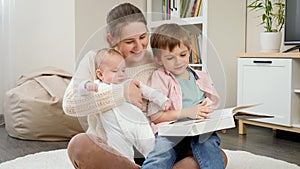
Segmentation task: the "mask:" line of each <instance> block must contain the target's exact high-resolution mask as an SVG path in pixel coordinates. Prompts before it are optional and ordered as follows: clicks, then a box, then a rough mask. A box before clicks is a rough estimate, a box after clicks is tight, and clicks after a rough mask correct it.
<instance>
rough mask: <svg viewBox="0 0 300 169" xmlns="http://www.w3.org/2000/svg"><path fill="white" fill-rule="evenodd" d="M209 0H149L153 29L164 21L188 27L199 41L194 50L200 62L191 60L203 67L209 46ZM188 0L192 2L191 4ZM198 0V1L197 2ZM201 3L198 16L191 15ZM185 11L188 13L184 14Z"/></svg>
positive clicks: (149, 15) (148, 10) (148, 19)
mask: <svg viewBox="0 0 300 169" xmlns="http://www.w3.org/2000/svg"><path fill="white" fill-rule="evenodd" d="M207 1H208V0H196V1H194V0H186V1H185V0H147V21H148V26H149V28H150V29H151V30H150V32H151V31H152V30H153V29H154V28H155V27H157V26H159V25H161V24H164V23H177V24H179V25H182V26H183V27H184V28H186V29H187V30H188V31H189V32H191V34H193V35H195V36H194V38H195V39H194V41H197V42H196V43H197V47H195V48H193V47H192V50H193V51H194V52H196V53H197V54H198V55H199V57H198V58H199V62H198V61H196V62H194V61H191V62H190V63H191V64H190V65H191V66H193V67H202V65H205V63H206V58H205V56H206V52H207V50H205V49H206V48H207V3H208V2H207ZM187 2H190V4H189V6H187V7H184V6H185V5H188V3H187ZM195 2H196V3H195ZM197 3H200V5H199V8H198V10H199V12H198V15H197V16H191V14H190V13H191V9H192V8H191V7H192V6H193V5H195V7H196V6H198V5H197ZM183 13H188V14H186V15H184V14H183Z"/></svg>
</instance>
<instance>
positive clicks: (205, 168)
mask: <svg viewBox="0 0 300 169" xmlns="http://www.w3.org/2000/svg"><path fill="white" fill-rule="evenodd" d="M219 145H220V139H219V137H218V136H217V134H216V133H213V134H212V135H211V136H210V137H209V138H208V139H207V140H206V141H205V142H202V143H199V136H192V137H184V138H183V137H163V136H158V135H156V138H155V146H154V149H153V150H152V151H151V152H150V153H149V155H148V157H147V158H146V160H145V161H144V163H143V165H142V167H141V169H153V168H155V169H171V168H172V167H173V165H174V162H175V160H176V159H177V157H178V156H179V155H182V154H183V153H185V152H186V151H187V150H188V149H192V152H193V155H194V158H195V160H196V161H197V163H198V164H199V165H200V167H201V169H224V161H223V156H222V154H221V150H220V148H219Z"/></svg>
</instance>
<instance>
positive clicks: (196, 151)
mask: <svg viewBox="0 0 300 169" xmlns="http://www.w3.org/2000/svg"><path fill="white" fill-rule="evenodd" d="M219 146H220V138H219V137H218V135H217V134H216V133H213V134H212V135H211V136H210V137H209V138H208V139H207V140H206V141H205V142H202V143H199V139H197V138H195V137H194V138H193V139H192V140H191V148H192V152H193V155H194V158H195V160H196V161H197V163H198V164H199V165H200V167H201V169H224V160H223V156H222V153H221V150H220V147H219Z"/></svg>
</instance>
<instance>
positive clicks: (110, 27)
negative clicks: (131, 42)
mask: <svg viewBox="0 0 300 169" xmlns="http://www.w3.org/2000/svg"><path fill="white" fill-rule="evenodd" d="M132 22H142V23H144V24H145V25H147V21H146V19H145V16H144V14H143V13H142V11H141V10H140V9H139V8H137V7H136V6H134V5H132V4H131V3H122V4H119V5H118V6H116V7H114V8H113V9H111V10H110V12H109V13H108V15H107V17H106V23H107V33H110V34H111V36H112V37H114V38H119V37H120V33H121V29H122V27H124V26H126V25H127V24H129V23H132Z"/></svg>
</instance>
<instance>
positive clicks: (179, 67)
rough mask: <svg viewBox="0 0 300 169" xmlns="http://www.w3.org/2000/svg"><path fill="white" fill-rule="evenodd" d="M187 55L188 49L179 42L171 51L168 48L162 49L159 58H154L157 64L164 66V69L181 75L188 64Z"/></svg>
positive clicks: (188, 55) (188, 53)
mask: <svg viewBox="0 0 300 169" xmlns="http://www.w3.org/2000/svg"><path fill="white" fill-rule="evenodd" d="M189 57H190V51H189V50H188V48H187V47H186V46H185V45H183V44H181V45H180V46H176V47H175V48H174V49H173V51H169V49H166V50H162V52H161V58H160V59H158V58H157V57H155V58H156V60H157V62H158V64H160V65H162V66H164V67H165V69H166V70H168V71H170V72H171V73H173V74H175V75H177V76H183V75H185V73H186V72H185V70H186V67H187V66H188V64H189Z"/></svg>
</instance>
